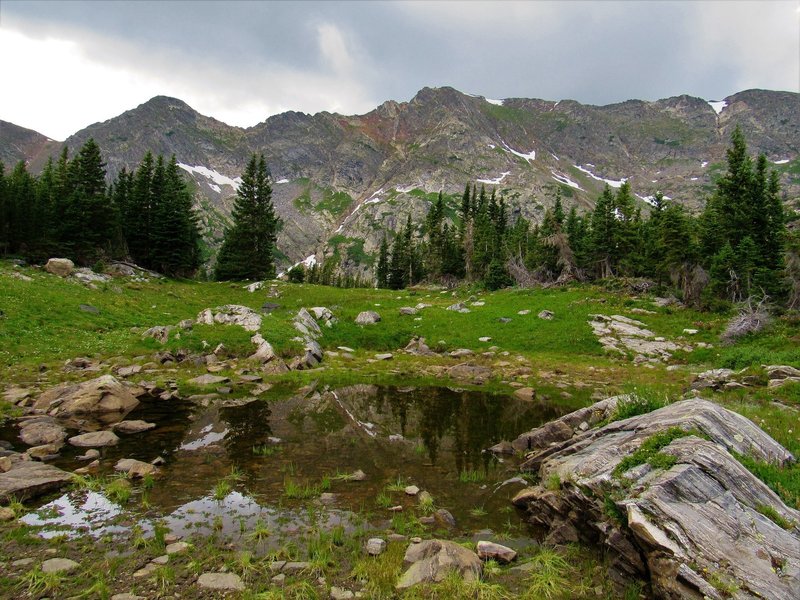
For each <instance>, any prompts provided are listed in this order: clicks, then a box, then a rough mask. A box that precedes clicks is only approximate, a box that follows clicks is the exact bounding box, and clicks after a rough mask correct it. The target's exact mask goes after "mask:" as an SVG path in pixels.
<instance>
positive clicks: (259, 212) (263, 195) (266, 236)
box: [216, 154, 279, 279]
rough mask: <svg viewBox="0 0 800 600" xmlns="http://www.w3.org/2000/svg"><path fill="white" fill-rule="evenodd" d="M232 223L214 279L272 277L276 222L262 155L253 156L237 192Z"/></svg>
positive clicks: (226, 234) (270, 189)
mask: <svg viewBox="0 0 800 600" xmlns="http://www.w3.org/2000/svg"><path fill="white" fill-rule="evenodd" d="M232 218H233V224H232V225H231V227H230V228H229V229H228V230H227V231H226V232H225V239H224V241H223V243H222V248H221V249H220V252H219V256H218V258H217V267H216V277H217V279H265V278H271V277H274V276H275V259H274V252H275V241H276V238H277V230H278V225H279V221H278V219H277V217H276V216H275V210H274V208H273V206H272V188H271V186H270V183H269V172H268V171H267V165H266V162H265V160H264V155H263V154H262V155H261V156H260V157H257V156H256V155H255V154H253V156H252V158H251V159H250V162H249V163H248V164H247V167H246V169H245V172H244V173H243V174H242V183H241V185H240V186H239V189H238V190H237V192H236V203H235V204H234V207H233V213H232Z"/></svg>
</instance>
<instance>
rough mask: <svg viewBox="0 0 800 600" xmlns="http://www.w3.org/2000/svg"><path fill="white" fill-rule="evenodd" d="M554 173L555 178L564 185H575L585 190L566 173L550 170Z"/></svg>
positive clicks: (578, 188) (576, 187)
mask: <svg viewBox="0 0 800 600" xmlns="http://www.w3.org/2000/svg"><path fill="white" fill-rule="evenodd" d="M550 172H551V173H552V174H553V179H555V180H556V181H557V182H559V183H563V184H564V185H568V186H569V187H573V188H575V189H576V190H581V191H584V190H583V188H582V187H581V186H580V185H578V184H577V183H575V182H574V181H572V179H570V178H569V177H567V176H566V175H564V174H563V173H557V172H556V171H550Z"/></svg>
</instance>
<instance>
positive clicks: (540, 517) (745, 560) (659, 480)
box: [514, 399, 800, 600]
mask: <svg viewBox="0 0 800 600" xmlns="http://www.w3.org/2000/svg"><path fill="white" fill-rule="evenodd" d="M604 403H605V405H604ZM604 403H600V405H599V406H598V405H595V407H589V408H588V409H582V411H578V412H580V413H582V414H577V415H576V413H573V414H571V415H566V416H565V417H562V418H561V419H559V420H557V421H555V422H553V423H548V424H547V425H546V426H544V427H542V428H540V429H538V430H534V431H532V432H530V433H528V434H525V436H521V438H519V439H518V440H517V442H516V443H517V444H518V445H519V443H520V442H521V444H522V445H523V446H524V447H528V446H529V447H530V449H531V452H530V453H529V454H528V457H527V460H526V462H525V463H524V464H523V469H525V470H528V471H533V472H536V473H538V475H539V477H540V479H541V480H542V481H543V482H547V484H548V485H547V487H546V488H545V487H544V486H535V487H532V488H527V489H525V490H523V491H522V492H520V493H519V494H518V495H517V497H516V498H515V499H514V503H515V504H516V505H517V506H519V507H521V508H524V509H526V510H527V511H528V515H529V520H530V521H531V522H532V523H533V524H534V525H538V526H542V527H544V528H545V529H546V530H547V532H548V541H550V542H552V543H566V542H574V541H583V542H588V543H594V544H598V545H601V546H604V547H605V549H606V551H607V552H608V554H609V557H610V562H609V565H610V566H609V568H610V575H611V576H612V579H613V580H614V581H615V582H617V583H619V584H623V583H624V582H625V581H627V580H629V579H631V578H642V579H648V578H649V580H650V582H651V585H652V588H653V594H654V595H655V596H656V597H659V598H670V599H672V598H674V599H677V598H697V599H700V598H703V597H708V598H722V597H723V594H722V593H721V592H719V591H718V589H717V588H720V587H724V588H725V589H726V590H727V592H726V593H728V594H730V596H732V597H734V598H756V597H760V598H774V599H778V600H789V599H790V598H791V599H793V598H797V597H799V596H800V529H798V524H800V512H798V511H796V510H793V509H791V508H789V507H787V506H786V505H785V504H784V503H783V502H782V501H781V499H780V498H779V497H778V496H777V495H776V494H775V493H774V492H773V491H772V490H770V489H769V488H768V487H767V486H766V485H765V484H764V483H762V482H761V481H760V480H759V479H757V478H756V477H755V476H754V475H752V474H751V473H750V472H749V471H748V470H747V469H745V468H744V467H743V466H742V464H741V463H740V462H739V461H738V460H737V459H736V458H735V455H736V454H740V455H749V456H751V457H752V458H754V459H755V460H759V461H764V462H767V461H768V462H772V463H773V464H777V465H786V464H788V463H789V462H791V461H793V460H794V457H792V455H791V454H790V453H789V452H788V451H787V450H785V449H784V448H783V447H782V446H780V444H778V443H777V442H776V441H775V440H773V439H772V438H771V437H770V436H768V435H767V434H766V433H764V432H763V431H762V430H761V429H759V428H758V427H757V426H756V425H755V424H754V423H752V422H751V421H749V420H748V419H746V418H744V417H742V416H741V415H738V414H736V413H733V412H731V411H728V410H726V409H724V408H722V407H720V406H718V405H716V404H714V403H711V402H708V401H706V400H701V399H692V400H685V401H681V402H677V403H675V404H671V405H668V406H666V407H664V408H661V409H658V410H656V411H653V412H651V413H648V414H644V415H639V416H635V417H631V418H629V419H625V420H622V421H616V422H612V423H609V424H607V425H605V426H603V427H600V428H596V429H588V430H587V431H581V430H580V428H577V429H576V428H575V423H576V422H578V421H580V422H586V421H587V420H589V419H591V418H592V415H596V416H600V415H602V414H607V412H608V409H609V406H608V404H609V401H608V400H606V401H604ZM587 413H588V415H589V419H587ZM595 418H596V417H595ZM554 423H557V424H560V425H554ZM554 430H557V431H556V434H555V435H554V434H553V431H554ZM568 431H569V432H571V433H568ZM521 440H522V441H521ZM637 451H639V452H638V453H637ZM623 460H625V462H624V463H623ZM556 488H557V489H556ZM784 527H785V528H784ZM721 582H722V583H721Z"/></svg>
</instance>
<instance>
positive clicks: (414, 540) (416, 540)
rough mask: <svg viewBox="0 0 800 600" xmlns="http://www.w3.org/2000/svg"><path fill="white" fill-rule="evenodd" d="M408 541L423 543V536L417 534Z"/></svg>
mask: <svg viewBox="0 0 800 600" xmlns="http://www.w3.org/2000/svg"><path fill="white" fill-rule="evenodd" d="M408 541H409V542H411V543H412V544H421V543H422V538H421V537H419V536H416V535H415V536H414V537H412V538H411V539H409V540H408Z"/></svg>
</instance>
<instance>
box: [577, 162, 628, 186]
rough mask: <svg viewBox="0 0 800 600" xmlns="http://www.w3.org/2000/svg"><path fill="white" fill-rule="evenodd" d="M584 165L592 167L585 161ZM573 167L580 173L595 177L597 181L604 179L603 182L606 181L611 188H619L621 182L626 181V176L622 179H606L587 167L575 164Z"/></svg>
mask: <svg viewBox="0 0 800 600" xmlns="http://www.w3.org/2000/svg"><path fill="white" fill-rule="evenodd" d="M586 166H587V167H594V165H592V164H589V163H586ZM575 168H576V169H578V171H581V172H582V173H586V174H587V175H588V176H589V177H591V178H592V179H595V180H597V181H604V182H605V183H607V184H608V185H609V186H611V187H612V188H621V187H622V184H623V183H625V182H626V181H628V178H627V177H623V178H622V179H619V180H617V179H606V178H605V177H600V176H599V175H595V174H594V173H592V172H591V171H590V170H589V169H586V168H584V167H581V166H580V165H575Z"/></svg>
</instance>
